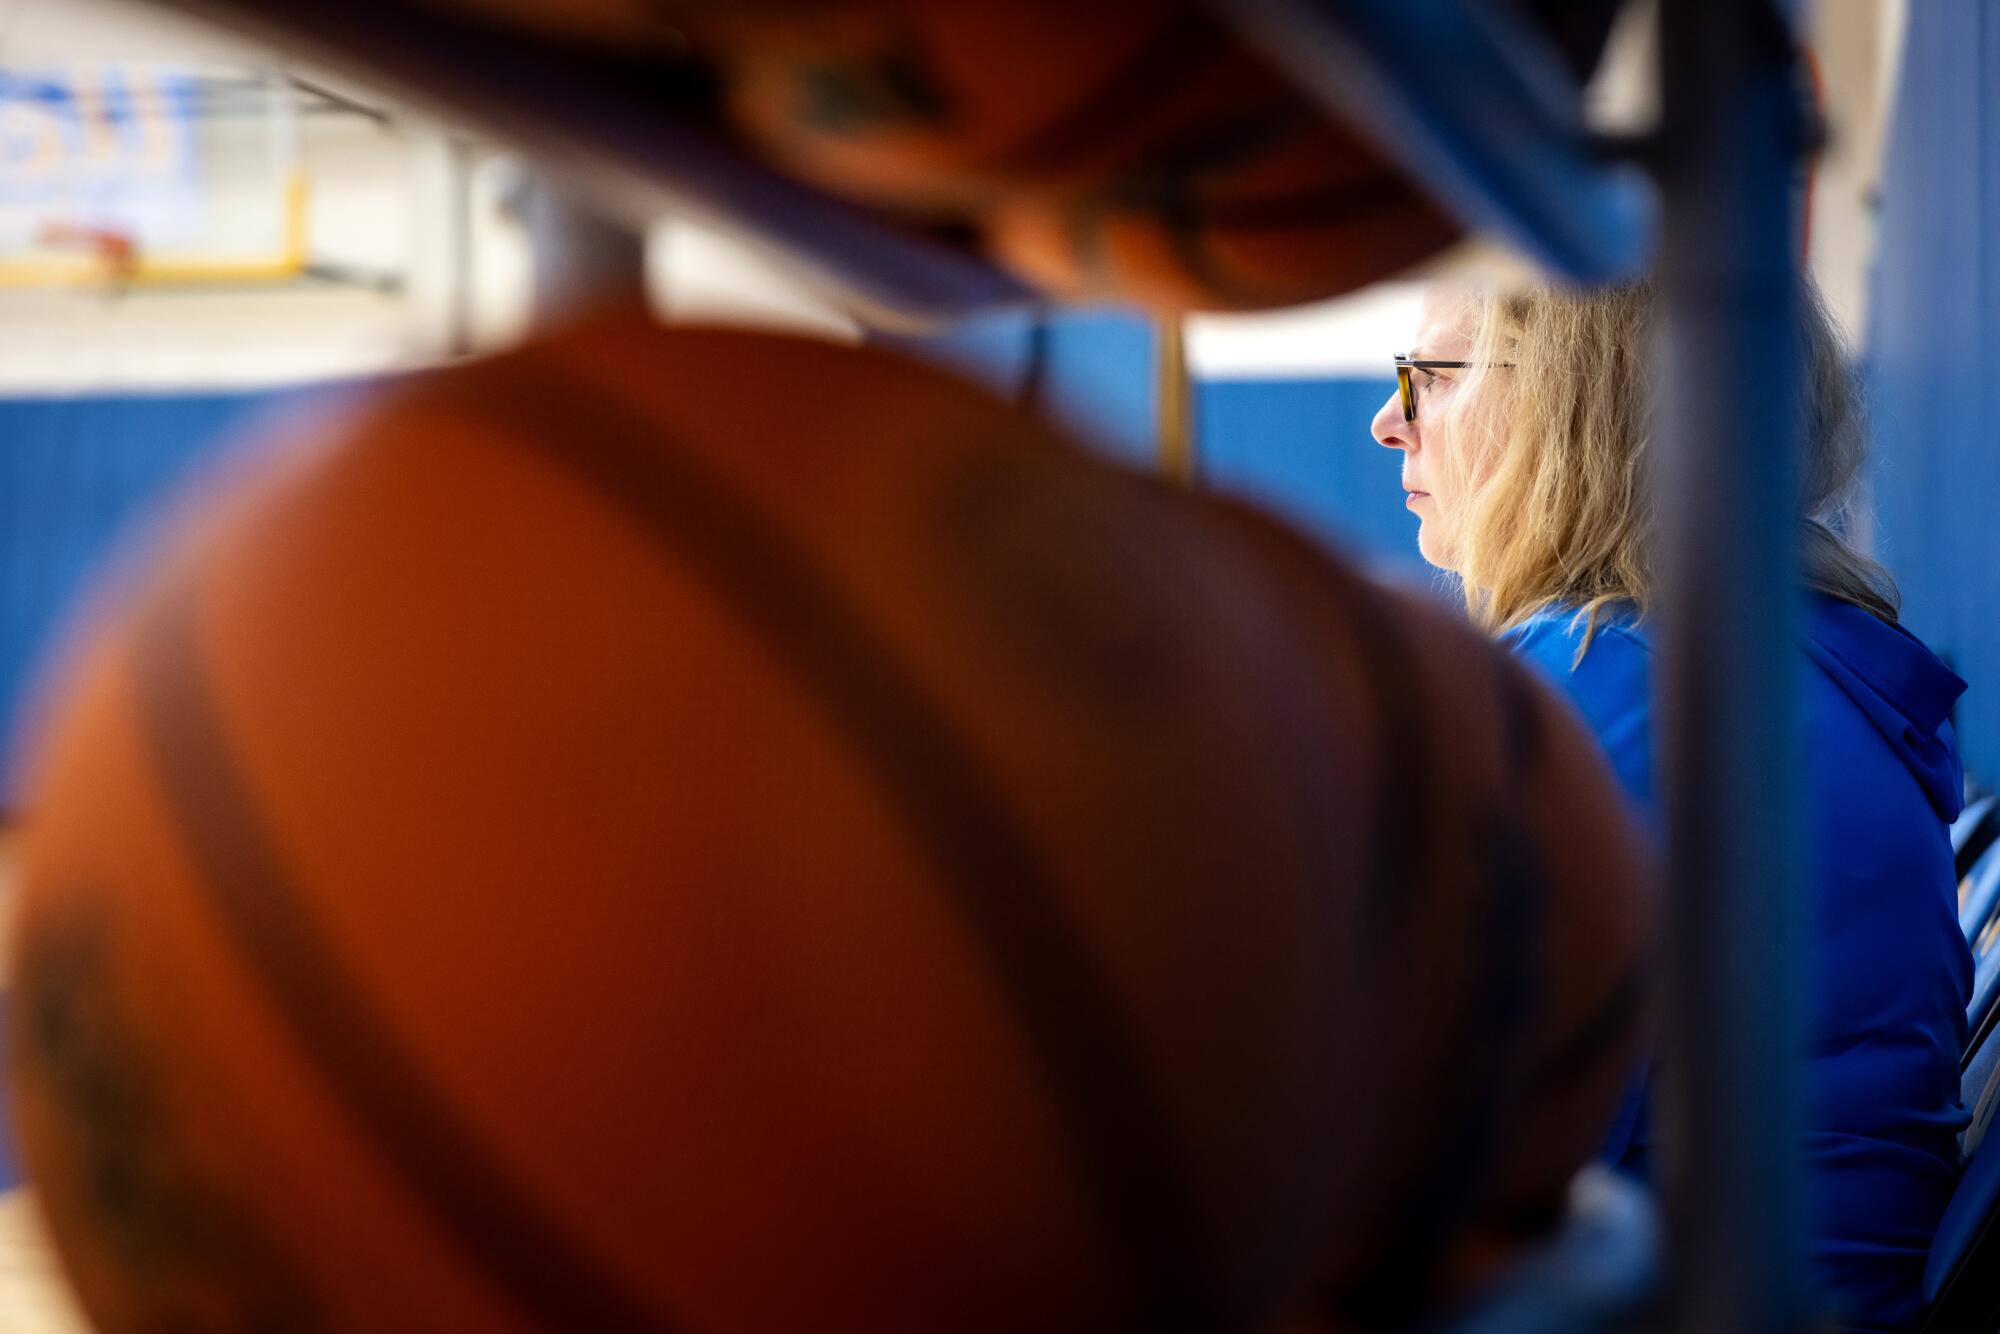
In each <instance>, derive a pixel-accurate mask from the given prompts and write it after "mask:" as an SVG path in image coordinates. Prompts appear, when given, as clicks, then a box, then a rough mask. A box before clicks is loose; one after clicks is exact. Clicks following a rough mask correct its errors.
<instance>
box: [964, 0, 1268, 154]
mask: <svg viewBox="0 0 2000 1334" xmlns="http://www.w3.org/2000/svg"><path fill="white" fill-rule="evenodd" d="M1229 50H1230V46H1229V42H1228V39H1227V38H1226V37H1225V36H1224V35H1223V34H1222V32H1221V31H1220V30H1219V29H1218V27H1217V25H1216V24H1215V23H1214V21H1213V20H1210V19H1208V18H1207V17H1206V16H1205V15H1202V14H1200V13H1199V12H1197V11H1194V10H1191V9H1183V8H1181V7H1178V6H1177V7H1176V8H1175V10H1174V11H1173V12H1172V13H1171V14H1170V15H1169V16H1168V19H1167V23H1166V26H1165V27H1164V28H1162V29H1161V30H1160V31H1159V33H1158V34H1157V35H1156V36H1155V37H1154V38H1153V40H1151V41H1150V42H1148V43H1147V44H1146V45H1145V47H1144V48H1143V49H1142V50H1140V51H1139V53H1138V54H1137V55H1135V56H1133V57H1132V59H1131V60H1130V61H1128V62H1127V63H1126V64H1125V65H1124V66H1123V67H1122V68H1120V69H1119V70H1118V71H1117V72H1116V73H1114V74H1113V75H1112V76H1111V77H1110V78H1109V79H1106V80H1105V81H1104V82H1103V83H1102V84H1100V85H1099V86H1098V87H1097V88H1096V89H1094V90H1092V91H1091V92H1090V93H1089V94H1088V95H1087V96H1086V97H1085V98H1084V99H1083V100H1082V101H1080V102H1078V103H1077V104H1076V105H1075V106H1073V107H1071V108H1070V109H1069V110H1067V111H1065V112H1063V113H1062V114H1061V115H1060V116H1059V117H1057V119H1056V120H1055V121H1054V122H1053V123H1051V124H1048V125H1044V126H1042V127H1041V128H1040V129H1037V130H1035V131H1033V132H1031V133H1030V134H1029V135H1028V136H1027V137H1026V138H1024V139H1022V140H1020V141H1019V142H1016V143H1014V144H1010V145H1008V146H1006V147H1004V148H1001V149H999V150H998V151H997V152H994V153H991V154H988V155H987V156H986V157H985V158H983V159H981V160H980V161H979V162H978V163H977V164H976V165H977V166H978V167H979V168H980V169H982V170H984V171H988V172H1003V173H1017V172H1034V173H1039V174H1042V175H1048V174H1052V173H1059V172H1062V171H1064V170H1067V169H1068V168H1069V167H1071V166H1072V165H1073V164H1074V162H1075V160H1076V159H1077V158H1078V157H1079V155H1082V156H1084V157H1085V158H1087V157H1088V156H1089V155H1090V154H1092V153H1094V152H1096V151H1097V149H1098V147H1099V141H1100V139H1101V138H1102V136H1103V135H1104V134H1105V133H1107V132H1112V131H1116V130H1118V129H1121V128H1123V127H1125V126H1126V125H1128V124H1129V123H1130V121H1131V118H1132V110H1133V108H1135V107H1142V108H1143V107H1152V106H1157V105H1158V104H1159V101H1160V98H1161V97H1162V96H1163V95H1165V94H1167V93H1171V92H1174V91H1176V90H1178V89H1179V88H1181V87H1184V86H1186V85H1187V84H1189V83H1192V82H1193V81H1194V80H1195V79H1197V78H1199V77H1200V76H1202V75H1204V74H1207V73H1208V72H1209V71H1210V70H1212V69H1213V68H1214V67H1215V66H1216V65H1217V64H1219V63H1220V62H1221V61H1222V60H1223V59H1225V58H1226V56H1227V55H1228V53H1229Z"/></svg>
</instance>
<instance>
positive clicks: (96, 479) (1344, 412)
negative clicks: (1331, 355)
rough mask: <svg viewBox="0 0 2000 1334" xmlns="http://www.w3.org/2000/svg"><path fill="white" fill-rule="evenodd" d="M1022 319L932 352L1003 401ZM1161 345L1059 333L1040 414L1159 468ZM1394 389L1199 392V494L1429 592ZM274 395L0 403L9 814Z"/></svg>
mask: <svg viewBox="0 0 2000 1334" xmlns="http://www.w3.org/2000/svg"><path fill="white" fill-rule="evenodd" d="M1030 336H1031V335H1030V330H1029V325H1028V323H1027V321H1025V320H1024V319H1019V318H1013V317H1008V318H999V319H993V320H987V321H981V322H978V323H975V324H973V325H970V326H967V327H966V328H964V329H962V330H958V331H956V332H954V333H953V334H952V335H950V336H949V337H946V338H941V339H931V340H926V342H925V343H924V345H923V350H924V351H926V352H927V353H928V354H930V355H935V356H938V357H940V358H941V359H944V360H946V361H948V362H952V363H954V364H957V365H958V366H960V367H962V368H964V369H966V370H969V371H971V372H973V373H975V374H977V375H978V376H980V377H981V378H983V379H985V380H987V381H988V382H989V383H992V384H993V385H994V386H995V387H997V388H999V389H1001V390H1002V391H1003V392H1006V391H1009V390H1011V388H1012V387H1013V386H1014V385H1015V384H1016V383H1017V381H1018V378H1019V376H1020V374H1021V372H1022V370H1023V368H1024V367H1025V365H1026V364H1027V363H1026V360H1025V358H1026V356H1027V355H1028V347H1029V342H1028V340H1029V338H1030ZM1153 355H1154V346H1153V336H1152V333H1151V331H1150V329H1149V328H1148V326H1147V325H1146V324H1144V323H1143V322H1141V321H1139V320H1136V319H1133V318H1131V317H1129V316H1124V315H1117V314H1106V313H1095V312H1076V313H1065V314H1063V315H1061V316H1059V317H1057V318H1055V319H1053V320H1051V321H1050V322H1049V324H1048V327H1047V330H1046V342H1045V344H1044V353H1043V372H1042V382H1041V393H1040V401H1041V402H1042V403H1043V404H1044V405H1045V406H1046V407H1047V408H1048V409H1049V410H1050V411H1051V412H1052V413H1054V414H1055V415H1057V416H1059V417H1061V418H1063V419H1065V420H1066V421H1068V422H1069V423H1070V424H1071V425H1072V426H1073V427H1074V428H1076V429H1077V430H1078V431H1080V432H1082V433H1083V434H1085V435H1087V436H1089V437H1090V438H1091V439H1092V440H1093V441H1094V442H1096V443H1097V445H1098V446H1099V447H1100V448H1103V449H1105V450H1106V451H1107V452H1109V453H1111V454H1114V455H1116V456H1118V457H1121V458H1124V459H1127V460H1129V461H1131V462H1133V463H1135V464H1137V465H1139V466H1151V463H1152V460H1153V458H1154V455H1155V443H1154V442H1155V439H1156V435H1155V427H1156V418H1155V412H1156V404H1155V399H1154V391H1153ZM1390 388H1391V383H1390V382H1389V381H1378V380H1373V379H1362V380H1309V381H1308V380H1273V381H1248V380H1229V381H1221V382H1217V383H1211V384H1203V385H1200V386H1198V390H1197V398H1196V418H1197V422H1198V427H1197V431H1198V434H1197V441H1198V453H1199V455H1200V458H1201V467H1202V475H1203V481H1204V484H1206V485H1210V486H1215V487H1221V488H1226V489H1229V490H1232V491H1235V492H1239V493H1243V494H1248V495H1251V496H1254V497H1258V498H1261V499H1262V500H1264V501H1265V502H1266V503H1268V504H1269V505H1270V506H1272V507H1273V508H1275V509H1277V510H1279V511H1281V512H1283V513H1285V514H1287V515H1289V516H1291V517H1292V518H1293V519H1294V520H1295V521H1297V522H1298V523H1299V524H1300V525H1301V526H1303V527H1305V528H1307V529H1309V530H1311V531H1312V532H1314V533H1317V534H1318V535H1320V536H1321V537H1322V538H1324V539H1325V540H1327V541H1328V542H1330V543H1333V544H1336V545H1338V546H1340V547H1342V548H1343V549H1345V550H1347V551H1349V552H1352V553H1354V554H1356V555H1358V556H1360V557H1362V558H1363V559H1364V560H1366V561H1367V562H1368V563H1370V564H1372V565H1375V566H1377V567H1378V568H1381V569H1383V570H1385V571H1389V572H1392V573H1398V574H1403V575H1408V576H1410V577H1412V578H1416V579H1422V578H1423V577H1424V569H1423V566H1422V565H1421V563H1420V562H1418V561H1417V559H1416V555H1415V544H1414V539H1415V525H1414V523H1413V521H1412V520H1411V519H1410V517H1409V515H1408V514H1406V513H1405V512H1404V511H1403V507H1402V491H1401V488H1400V486H1399V484H1398V482H1397V466H1396V460H1395V459H1394V458H1393V457H1392V456H1390V455H1389V454H1388V453H1387V452H1386V451H1384V450H1382V449H1379V448H1377V447H1376V446H1375V445H1374V444H1373V443H1372V442H1371V441H1370V440H1369V439H1368V431H1367V423H1368V419H1369V418H1370V417H1371V416H1372V415H1373V414H1374V411H1375V409H1376V407H1377V406H1378V405H1379V404H1380V403H1381V402H1382V399H1383V397H1384V396H1386V395H1387V394H1388V393H1389V392H1390ZM282 398H283V396H282V395H278V394H269V393H265V394H199V395H181V396H168V397H160V396H130V397H126V396H120V397H105V398H77V399H66V398H45V399H41V398H38V399H20V400H13V401H5V400H0V810H4V808H5V806H6V805H7V804H8V801H7V798H8V796H9V794H10V793H11V791H12V789H13V786H14V783H15V781H16V779H17V777H18V775H17V773H16V762H17V760H18V756H16V755H14V754H13V753H12V744H11V738H12V737H13V735H14V734H15V732H16V728H15V726H13V725H10V724H11V723H14V722H17V721H18V718H17V715H18V712H19V710H20V707H21V704H22V697H23V689H24V687H25V686H26V685H27V683H28V681H29V680H30V678H31V676H32V674H33V670H34V664H35V662H36V660H37V655H38V653H39V652H40V651H41V650H42V649H43V648H44V647H45V646H46V644H47V642H48V639H49V637H50V635H51V633H52V632H53V631H54V629H55V628H56V627H57V626H58V625H59V624H60V621H61V616H62V612H63V610H64V608H65V607H66V606H67V605H68V604H69V603H70V601H71V599H72V598H74V596H75V595H76V593H77V592H78V590H79V589H81V588H82V587H84V585H85V584H86V582H87V578H88V573H89V571H90V569H91V568H92V566H93V564H94V562H96V561H97V560H98V559H99V558H100V557H101V556H102V555H103V553H104V552H105V551H106V550H107V549H108V547H109V545H110V544H111V543H112V542H113V541H114V540H115V537H116V535H117V534H118V533H119V532H120V531H121V530H122V529H124V528H125V527H126V525H128V524H129V523H130V521H131V520H132V519H133V518H134V517H135V516H137V515H139V514H141V513H143V512H144V511H145V509H146V507H147V505H148V503H149V502H151V501H154V500H156V499H157V498H158V497H159V496H160V495H161V494H162V493H163V492H165V491H167V490H169V489H170V488H172V486H173V485H174V483H175V482H176V481H178V480H179V479H180V478H181V477H183V476H184V475H185V474H186V473H187V471H188V470H189V469H190V468H191V467H192V466H194V465H195V463H196V462H197V461H198V460H200V459H201V458H202V457H203V456H204V455H206V454H207V453H208V452H209V451H211V450H212V449H214V448H215V447H216V445H217V443H218V442H219V441H222V440H224V439H226V438H228V436H229V435H230V434H231V433H232V431H234V430H235V429H236V428H237V427H239V426H240V425H241V424H242V423H243V422H244V421H245V420H246V418H248V417H250V416H251V415H253V414H256V413H259V412H261V411H264V410H267V409H271V408H273V407H275V406H278V405H280V404H281V402H282Z"/></svg>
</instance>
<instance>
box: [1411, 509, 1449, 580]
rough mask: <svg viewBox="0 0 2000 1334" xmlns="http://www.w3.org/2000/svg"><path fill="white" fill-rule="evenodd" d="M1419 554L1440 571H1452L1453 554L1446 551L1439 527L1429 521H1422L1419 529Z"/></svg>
mask: <svg viewBox="0 0 2000 1334" xmlns="http://www.w3.org/2000/svg"><path fill="white" fill-rule="evenodd" d="M1417 554H1418V555H1420V556H1422V557H1423V558H1424V559H1425V560H1426V561H1428V562H1430V563H1431V564H1432V565H1435V566H1437V567H1438V568H1439V569H1440V570H1449V569H1451V567H1452V566H1451V553H1450V552H1449V551H1448V550H1447V549H1446V545H1445V542H1444V539H1443V538H1442V536H1441V535H1440V534H1439V533H1438V532H1437V525H1436V524H1434V523H1432V522H1431V521H1430V520H1428V519H1424V520H1422V521H1420V523H1419V525H1418V527H1417Z"/></svg>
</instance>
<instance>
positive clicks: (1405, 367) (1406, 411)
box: [1395, 353, 1514, 422]
mask: <svg viewBox="0 0 2000 1334" xmlns="http://www.w3.org/2000/svg"><path fill="white" fill-rule="evenodd" d="M1395 362H1396V393H1397V394H1398V395H1399V396H1400V397H1401V398H1402V400H1403V420H1404V421H1406V422H1413V421H1415V420H1416V419H1417V387H1416V385H1415V384H1414V383H1413V382H1412V381H1411V379H1410V372H1411V371H1463V370H1471V369H1473V368H1475V367H1485V368H1487V369H1490V370H1511V369H1513V366H1514V363H1513V362H1511V361H1433V360H1430V359H1428V358H1422V357H1419V358H1416V359H1412V358H1409V357H1406V356H1403V355H1402V354H1400V353H1398V354H1397V356H1396V358H1395Z"/></svg>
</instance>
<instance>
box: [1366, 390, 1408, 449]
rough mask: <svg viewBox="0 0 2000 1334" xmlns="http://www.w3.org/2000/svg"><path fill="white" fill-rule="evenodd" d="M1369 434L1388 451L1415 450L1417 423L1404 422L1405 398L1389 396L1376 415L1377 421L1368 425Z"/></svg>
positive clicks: (1396, 395) (1398, 394)
mask: <svg viewBox="0 0 2000 1334" xmlns="http://www.w3.org/2000/svg"><path fill="white" fill-rule="evenodd" d="M1368 434H1370V435H1372V436H1374V437H1375V443H1376V444H1378V445H1382V446H1384V447H1386V448H1388V449H1415V448H1416V447H1417V442H1416V423H1415V422H1406V421H1404V420H1403V396H1402V395H1401V394H1400V393H1397V394H1391V395H1389V401H1388V402H1386V403H1384V404H1383V405H1382V407H1381V408H1380V410H1378V411H1377V412H1376V414H1375V420H1374V421H1372V422H1369V423H1368Z"/></svg>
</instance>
